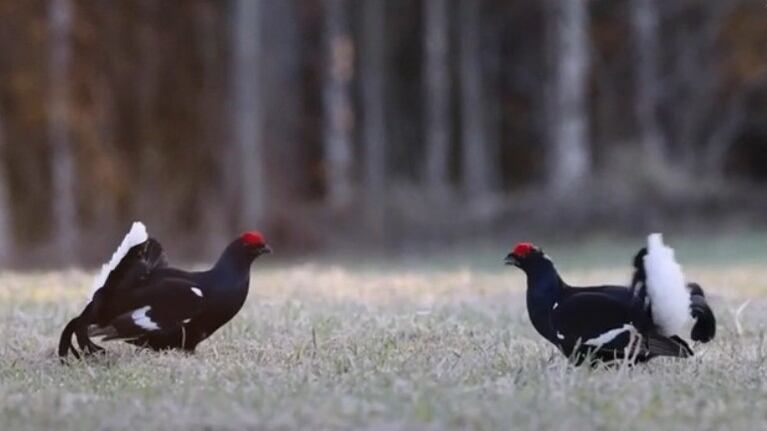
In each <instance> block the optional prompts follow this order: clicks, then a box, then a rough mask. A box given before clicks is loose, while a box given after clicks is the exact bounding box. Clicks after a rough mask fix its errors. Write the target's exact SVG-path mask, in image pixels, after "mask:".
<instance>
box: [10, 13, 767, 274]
mask: <svg viewBox="0 0 767 431" xmlns="http://www.w3.org/2000/svg"><path fill="white" fill-rule="evenodd" d="M766 6H767V5H766V4H765V1H764V0H726V1H725V0H590V1H589V0H219V1H203V0H184V1H182V0H177V1H175V0H162V1H161V0H122V1H118V0H114V1H106V0H103V1H102V0H48V1H42V0H35V1H32V0H0V155H1V157H2V160H1V161H2V163H1V164H0V260H2V262H3V263H4V264H6V265H17V266H18V265H21V266H26V265H60V264H74V263H87V264H92V263H94V262H96V261H100V260H102V259H104V257H105V256H104V254H105V252H104V250H110V249H111V247H113V246H114V243H115V242H116V241H117V240H118V239H119V238H120V237H121V236H122V235H123V233H124V231H125V230H126V229H127V227H128V225H129V222H130V221H132V220H134V219H141V220H143V221H144V222H146V223H147V224H148V226H149V228H150V232H151V233H153V234H154V236H156V237H158V238H159V239H160V240H161V241H163V242H164V243H166V244H167V245H169V248H170V249H172V250H173V253H172V254H173V256H174V257H176V258H179V257H183V258H186V259H207V258H209V257H210V256H212V255H214V254H216V253H218V252H219V251H220V250H221V248H222V244H223V243H225V242H226V241H228V240H230V239H231V237H232V236H233V235H235V234H236V233H238V232H239V231H240V230H243V229H245V228H253V227H257V228H260V229H262V230H263V231H264V232H265V233H266V236H267V238H269V239H270V242H271V243H272V244H273V245H274V246H275V248H276V249H277V250H278V251H280V252H282V253H287V254H290V253H320V252H322V251H323V250H336V249H339V248H348V249H351V250H353V249H355V248H358V249H361V248H363V247H364V248H366V249H368V248H372V249H377V250H381V251H387V250H394V251H396V250H401V249H402V248H405V247H408V248H413V247H415V249H422V250H439V249H441V248H442V247H449V246H451V244H452V245H454V244H458V243H460V242H462V241H467V240H471V241H477V240H482V239H486V240H488V241H494V240H502V241H507V242H508V241H512V240H515V239H519V238H518V237H519V236H520V235H522V236H524V239H528V238H533V236H532V235H534V234H540V235H546V236H548V237H560V238H575V237H577V236H578V235H584V234H589V233H591V232H594V231H600V232H603V231H615V232H624V233H635V232H641V233H644V232H645V231H647V230H649V229H656V228H659V227H663V228H668V227H669V226H675V227H684V228H687V229H701V230H708V229H713V228H711V227H710V226H716V228H717V229H727V228H728V226H730V227H732V226H750V227H751V228H759V227H761V226H764V224H765V221H766V220H767V217H765V215H767V193H765V185H766V184H767V7H766Z"/></svg>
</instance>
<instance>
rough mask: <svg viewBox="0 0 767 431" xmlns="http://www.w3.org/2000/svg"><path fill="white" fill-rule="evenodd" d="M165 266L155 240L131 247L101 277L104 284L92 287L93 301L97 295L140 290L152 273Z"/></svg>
mask: <svg viewBox="0 0 767 431" xmlns="http://www.w3.org/2000/svg"><path fill="white" fill-rule="evenodd" d="M166 266H167V262H166V260H165V253H164V252H163V250H162V246H161V245H160V243H159V242H158V241H157V240H156V239H154V238H148V239H147V240H146V241H144V242H142V243H140V244H137V245H134V246H133V247H131V248H130V249H129V250H128V252H127V253H126V254H125V256H123V257H122V258H121V259H120V260H119V262H118V263H117V265H116V266H114V268H113V269H111V270H109V272H108V273H107V275H106V277H105V278H104V277H103V276H102V278H104V283H103V284H102V285H100V286H98V287H96V286H94V288H95V292H94V299H95V298H96V296H97V295H109V294H113V293H117V292H125V291H127V290H132V289H137V288H140V287H142V286H143V285H144V282H145V281H146V280H147V278H148V277H149V275H150V274H151V273H152V271H154V270H156V269H158V268H163V267H166ZM96 283H98V281H97V282H96Z"/></svg>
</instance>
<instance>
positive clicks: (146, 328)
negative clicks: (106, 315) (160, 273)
mask: <svg viewBox="0 0 767 431" xmlns="http://www.w3.org/2000/svg"><path fill="white" fill-rule="evenodd" d="M128 301H129V302H130V304H131V306H130V307H129V308H130V309H129V310H128V311H126V312H123V313H121V314H119V315H117V317H115V318H113V319H111V320H110V321H109V322H108V324H106V325H102V326H98V327H92V328H91V330H90V335H92V336H101V337H104V340H113V339H133V338H137V337H140V336H142V335H146V334H150V333H151V334H157V333H164V332H170V331H176V330H178V329H179V328H180V327H182V326H183V325H184V324H186V323H187V322H188V321H189V319H192V318H194V317H195V316H197V315H199V314H200V313H201V312H202V310H203V309H204V301H205V300H204V297H203V293H202V291H201V290H200V289H199V288H198V287H196V286H195V285H194V283H192V282H190V281H189V280H184V279H172V280H166V281H164V282H163V283H162V284H161V285H156V286H155V285H152V286H148V287H146V288H144V289H140V290H138V291H136V292H133V293H132V295H130V296H129V298H128Z"/></svg>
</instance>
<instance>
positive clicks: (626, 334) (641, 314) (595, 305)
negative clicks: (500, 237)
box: [506, 243, 715, 364]
mask: <svg viewBox="0 0 767 431" xmlns="http://www.w3.org/2000/svg"><path fill="white" fill-rule="evenodd" d="M645 254H646V250H644V249H643V250H641V251H640V252H639V253H638V254H637V256H636V258H635V272H634V277H633V279H632V284H631V286H629V287H626V286H594V287H571V286H569V285H568V284H567V283H565V282H564V281H563V280H562V279H561V277H560V276H559V274H558V272H557V270H556V268H555V267H554V264H553V262H552V261H551V259H549V257H548V256H546V255H545V254H544V253H543V251H541V250H540V249H539V248H537V247H535V246H533V245H532V244H529V243H521V244H519V245H517V246H516V247H515V248H514V250H513V251H512V252H511V253H509V254H508V255H507V257H506V264H509V265H515V266H517V267H519V268H521V269H522V270H523V271H524V272H525V273H526V275H527V308H528V313H529V315H530V319H531V321H532V323H533V326H534V327H535V329H536V330H537V331H538V333H540V334H541V335H542V336H543V337H544V338H546V339H547V340H548V341H550V342H551V343H553V344H554V345H555V346H557V347H558V348H559V349H560V351H561V352H562V353H563V354H564V355H566V356H567V357H569V358H571V359H572V360H573V361H574V362H575V363H577V364H581V363H583V362H585V361H589V362H592V363H595V362H599V361H601V362H610V361H614V360H618V359H624V358H628V359H631V360H634V361H636V362H645V361H648V360H650V359H652V358H654V357H657V356H672V357H679V358H685V357H689V356H692V355H693V351H692V349H691V348H690V346H689V345H688V344H687V342H685V341H684V339H683V338H681V337H680V336H679V334H665V333H664V332H665V331H664V330H663V328H661V327H660V325H659V324H658V323H657V322H655V321H654V320H653V313H652V306H653V301H652V297H651V296H650V295H649V294H648V292H647V277H646V273H645V265H644V255H645ZM694 286H695V288H690V304H691V305H690V307H689V308H690V309H689V311H688V312H689V314H690V317H691V318H694V319H697V321H696V322H695V326H694V327H693V328H694V329H693V332H692V338H693V339H694V340H696V341H697V340H699V341H709V340H710V339H712V338H713V336H714V328H715V320H714V318H713V312H712V311H711V309H710V308H709V307H708V304H707V303H706V302H705V297H704V296H703V295H702V290H701V289H700V286H697V285H694ZM698 293H700V295H699V294H698ZM695 328H698V331H697V332H696V329H695Z"/></svg>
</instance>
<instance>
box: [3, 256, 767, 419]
mask: <svg viewBox="0 0 767 431" xmlns="http://www.w3.org/2000/svg"><path fill="white" fill-rule="evenodd" d="M502 254H503V253H501V255H500V256H493V262H497V263H498V265H468V266H459V265H457V264H451V263H449V262H450V261H449V260H448V263H444V262H443V263H441V264H440V263H437V264H434V265H426V264H423V265H421V264H419V265H399V264H396V263H392V264H387V265H383V266H381V267H378V268H376V267H374V266H371V265H365V264H361V265H353V266H351V267H343V266H333V265H327V264H322V265H320V264H295V265H287V264H286V265H279V266H267V267H264V266H263V265H258V264H257V265H256V266H255V267H254V273H253V281H252V283H251V295H250V297H249V298H248V302H247V303H246V306H245V308H244V309H243V311H242V312H241V313H240V314H239V315H238V316H237V317H236V318H235V320H234V321H233V322H232V323H231V324H230V325H228V326H227V327H225V328H224V329H223V330H221V331H219V332H218V333H216V334H215V335H214V336H213V337H212V338H211V339H209V340H208V341H207V342H205V343H203V344H201V345H200V347H199V348H198V351H197V353H196V354H195V355H191V356H187V355H184V354H180V353H164V354H155V353H151V352H145V351H140V350H136V349H134V348H132V347H130V346H127V345H121V344H114V343H113V344H108V345H107V348H108V354H107V355H106V356H105V357H103V358H99V359H97V360H92V361H88V362H76V363H74V364H73V365H71V366H62V365H60V364H59V363H58V361H57V359H56V358H55V357H54V346H55V345H56V343H57V339H58V335H59V331H60V330H61V328H62V326H63V325H64V323H65V322H66V321H67V319H68V318H70V317H71V316H73V315H74V314H75V313H77V312H79V310H80V308H81V307H82V306H83V305H84V302H83V301H84V296H85V293H86V291H87V287H88V285H89V284H90V275H91V274H89V273H86V272H81V271H67V272H57V273H41V274H11V273H9V274H4V275H0V320H1V321H2V323H1V324H0V341H2V342H1V343H0V429H2V430H24V429H57V430H90V429H102V430H119V429H139V430H173V429H179V430H181V429H184V430H186V429H231V430H240V429H275V430H280V429H296V428H299V429H371V430H390V429H392V430H399V429H401V430H411V429H412V430H416V429H418V430H421V429H427V430H429V429H433V430H440V429H531V430H540V429H560V430H585V429H636V430H648V429H667V430H678V429H689V430H705V429H729V430H734V429H743V430H745V429H765V428H767V383H766V382H767V380H766V379H765V377H767V364H765V359H767V345H766V344H767V342H766V341H765V327H767V301H765V298H767V296H764V297H763V295H766V294H767V265H760V264H759V262H758V260H759V259H751V260H746V259H737V258H736V259H732V260H729V261H728V260H726V259H724V258H722V259H718V258H715V259H702V258H701V259H698V258H695V259H693V261H692V262H685V259H684V253H682V252H680V257H682V261H683V262H684V263H686V265H685V269H686V272H687V274H688V276H689V278H690V279H695V280H697V281H699V282H701V283H702V284H703V286H704V287H705V288H707V290H708V292H709V295H710V297H711V301H712V305H713V307H714V308H715V311H716V312H717V314H718V318H719V322H720V325H719V328H718V329H719V332H718V338H717V339H716V340H715V342H713V343H711V344H709V345H706V346H698V347H697V349H696V350H697V356H696V357H695V358H693V359H690V360H686V361H678V360H655V361H653V362H651V363H650V364H649V365H648V366H639V367H636V368H633V369H631V368H626V367H617V368H611V369H595V370H593V369H587V368H573V367H572V366H571V365H569V364H568V362H567V361H566V360H565V359H564V358H562V357H560V355H559V354H558V353H557V352H556V351H555V349H554V348H553V347H552V346H550V345H548V344H547V343H546V342H544V341H543V340H542V339H541V338H540V337H539V336H538V335H537V334H536V333H534V331H533V329H532V326H531V325H530V324H529V321H528V318H527V315H526V312H525V304H524V296H523V293H524V279H523V276H522V274H521V273H520V272H519V271H517V270H514V269H511V268H504V267H503V266H501V265H500V260H501V258H502ZM552 254H553V255H554V258H555V260H557V257H558V256H557V254H559V257H560V258H561V260H562V261H563V262H564V263H565V264H564V265H563V266H564V268H565V271H563V272H564V274H563V275H564V278H565V279H566V280H568V281H570V282H572V283H573V284H578V283H590V282H623V281H625V280H626V279H627V278H628V276H629V267H628V260H630V259H628V258H626V259H624V260H625V261H626V263H625V264H623V265H619V266H617V267H611V268H610V269H606V268H604V267H600V265H598V264H594V262H592V261H590V260H589V261H588V262H586V261H584V260H581V261H579V260H578V258H572V256H575V255H578V256H584V255H585V256H589V254H588V253H583V250H579V251H578V253H576V250H571V251H558V252H557V253H552ZM688 255H693V256H694V255H695V248H694V247H690V249H689V253H688ZM622 256H627V257H629V256H630V252H626V253H624V254H623V255H622ZM709 257H710V256H709ZM586 259H588V258H586ZM595 261H596V260H595ZM763 261H764V262H767V260H763ZM350 268H351V269H350ZM749 299H750V300H751V301H750V302H749V304H748V306H747V307H745V309H743V310H742V312H741V313H740V314H739V315H737V316H736V311H735V310H736V309H737V308H738V307H739V306H740V305H741V304H743V303H744V302H745V301H746V300H749Z"/></svg>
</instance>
